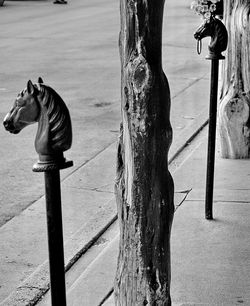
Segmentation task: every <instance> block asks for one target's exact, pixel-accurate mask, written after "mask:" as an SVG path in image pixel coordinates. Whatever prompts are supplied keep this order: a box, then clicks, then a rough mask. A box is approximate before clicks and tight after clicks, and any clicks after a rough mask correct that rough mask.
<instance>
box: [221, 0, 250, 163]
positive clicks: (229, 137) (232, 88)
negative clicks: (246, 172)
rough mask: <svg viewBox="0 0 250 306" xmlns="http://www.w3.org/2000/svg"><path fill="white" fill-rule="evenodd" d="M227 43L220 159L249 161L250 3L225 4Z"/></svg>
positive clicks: (222, 96) (234, 2) (224, 64)
mask: <svg viewBox="0 0 250 306" xmlns="http://www.w3.org/2000/svg"><path fill="white" fill-rule="evenodd" d="M224 9H225V12H224V16H225V24H226V27H227V29H228V32H229V33H228V34H229V42H228V49H227V52H226V60H225V62H224V63H223V64H222V74H221V79H222V80H221V96H220V106H219V133H220V142H221V155H222V157H223V158H249V157H250V119H249V105H250V92H249V90H250V31H249V27H250V21H249V12H250V2H249V1H248V0H231V1H224Z"/></svg>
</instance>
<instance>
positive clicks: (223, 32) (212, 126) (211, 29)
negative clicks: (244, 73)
mask: <svg viewBox="0 0 250 306" xmlns="http://www.w3.org/2000/svg"><path fill="white" fill-rule="evenodd" d="M207 36H211V42H210V44H209V45H208V50H209V54H208V55H207V56H206V59H209V60H211V82H210V84H211V85H210V108H209V129H208V149H207V179H206V198H205V218H206V219H207V220H212V219H213V190H214V161H215V145H216V117H217V95H218V74H219V60H223V59H225V57H224V56H223V55H222V54H221V52H222V51H225V50H226V48H227V42H228V34H227V29H226V28H225V26H224V24H223V23H222V22H221V21H220V20H219V19H218V18H215V17H214V16H211V17H210V19H208V20H206V21H205V22H204V23H203V24H202V25H201V26H200V27H199V28H198V29H197V31H196V32H195V34H194V38H195V39H197V51H198V54H200V52H201V40H202V39H203V38H204V37H207Z"/></svg>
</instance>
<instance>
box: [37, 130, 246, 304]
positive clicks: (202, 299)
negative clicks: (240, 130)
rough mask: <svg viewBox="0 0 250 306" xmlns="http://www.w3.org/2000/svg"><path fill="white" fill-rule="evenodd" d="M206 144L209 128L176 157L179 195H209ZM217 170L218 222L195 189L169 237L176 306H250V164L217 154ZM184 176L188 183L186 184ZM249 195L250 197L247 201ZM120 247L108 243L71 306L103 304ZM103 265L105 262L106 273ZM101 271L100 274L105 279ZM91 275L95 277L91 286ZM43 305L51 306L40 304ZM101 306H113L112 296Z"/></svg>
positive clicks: (73, 292) (76, 289) (71, 294)
mask: <svg viewBox="0 0 250 306" xmlns="http://www.w3.org/2000/svg"><path fill="white" fill-rule="evenodd" d="M206 143H207V129H204V130H203V131H202V132H201V134H199V135H198V137H197V139H195V140H194V142H193V143H192V144H191V145H190V146H191V148H187V149H186V150H184V151H183V152H182V153H181V155H180V156H179V157H177V159H176V162H177V164H178V165H177V166H176V165H172V166H171V167H170V168H171V170H172V172H173V177H174V179H175V182H176V188H179V190H182V189H183V188H186V187H187V186H188V187H193V186H197V187H198V188H199V189H200V190H205V180H204V166H205V159H204V155H205V154H206ZM174 167H175V169H174ZM229 169H230V170H229ZM215 171H216V172H215V173H216V175H215V201H214V220H211V221H208V220H205V218H204V197H203V195H201V194H200V198H199V199H197V195H196V191H195V189H196V188H194V189H193V190H192V191H191V192H190V193H189V195H188V197H187V199H186V200H185V201H184V202H183V203H182V205H180V206H179V207H178V209H177V210H176V212H175V216H174V223H173V227H172V236H171V249H172V250H171V258H172V260H171V265H172V282H171V297H172V304H173V306H184V305H185V306H191V305H193V306H194V305H208V306H219V305H227V306H231V305H240V304H243V305H250V290H249V288H250V277H249V275H250V256H249V254H250V236H249V231H250V224H249V213H250V201H249V197H248V195H249V190H250V188H249V185H248V186H247V182H246V183H244V182H245V181H246V178H247V177H248V178H249V176H250V161H249V160H244V161H243V160H237V161H235V160H223V159H221V158H220V157H219V156H218V154H217V156H216V168H215ZM229 171H230V175H228V173H229ZM180 177H182V178H184V180H186V181H185V182H184V184H183V180H182V179H180ZM190 178H193V179H194V181H192V179H190ZM194 182H195V184H196V185H193V183H194ZM234 183H235V185H232V184H234ZM240 186H241V188H239V187H240ZM245 192H246V194H247V195H246V198H245V200H243V197H242V194H245ZM228 193H229V194H230V195H231V196H232V198H231V199H230V198H229V197H228V196H229V195H228ZM117 245H118V240H117V241H116V243H115V240H114V241H113V242H112V243H110V244H109V245H108V246H107V248H106V250H105V251H104V252H102V253H101V254H100V255H99V257H98V260H97V262H93V264H92V265H91V266H89V269H90V270H88V271H87V272H86V271H85V272H83V274H82V275H81V276H80V277H79V279H78V281H77V282H76V283H75V286H73V287H72V289H71V290H70V291H69V294H68V305H69V306H71V305H82V306H90V305H101V304H99V303H97V302H98V301H99V300H100V299H98V300H96V299H95V292H98V289H96V288H97V287H98V286H99V284H105V288H103V287H102V286H103V285H102V286H101V287H102V289H103V294H102V296H103V297H105V296H106V295H107V294H108V293H109V292H110V291H109V288H110V287H111V286H112V283H113V280H114V274H115V269H116V264H115V262H116V259H117ZM101 257H102V258H101ZM111 258H113V261H110V259H111ZM99 262H102V263H103V266H104V267H105V269H104V270H103V269H101V268H100V266H99ZM111 270H112V271H113V273H111ZM97 271H102V275H101V278H100V274H98V272H97ZM87 275H91V277H89V279H90V280H91V281H90V283H88V280H87V279H86V277H87ZM93 278H94V279H95V280H96V282H95V281H94V280H93ZM88 284H89V285H90V287H88V290H86V292H88V294H89V293H91V296H89V295H88V294H87V295H84V292H83V291H81V289H84V288H86V286H87V285H88ZM92 284H93V285H92ZM98 294H99V295H100V292H98ZM44 305H49V304H48V303H47V304H43V303H41V306H44ZM102 305H105V306H111V305H112V306H114V297H113V295H112V296H111V297H110V298H108V300H106V301H105V302H104V303H102ZM39 306H40V304H39Z"/></svg>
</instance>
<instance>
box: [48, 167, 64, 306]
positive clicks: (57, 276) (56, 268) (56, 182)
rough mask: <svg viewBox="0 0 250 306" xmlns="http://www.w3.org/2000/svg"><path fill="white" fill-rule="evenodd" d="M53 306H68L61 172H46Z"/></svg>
mask: <svg viewBox="0 0 250 306" xmlns="http://www.w3.org/2000/svg"><path fill="white" fill-rule="evenodd" d="M44 178H45V196H46V210H47V230H48V247H49V266H50V287H51V305H52V306H66V290H65V272H64V251H63V227H62V209H61V188H60V173H59V170H52V171H45V172H44Z"/></svg>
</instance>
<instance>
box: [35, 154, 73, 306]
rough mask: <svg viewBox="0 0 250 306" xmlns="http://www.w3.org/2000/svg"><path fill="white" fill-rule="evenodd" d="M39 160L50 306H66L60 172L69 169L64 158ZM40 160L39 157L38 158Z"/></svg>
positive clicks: (69, 163) (68, 162) (68, 164)
mask: <svg viewBox="0 0 250 306" xmlns="http://www.w3.org/2000/svg"><path fill="white" fill-rule="evenodd" d="M62 156H63V155H61V158H58V159H57V158H52V159H51V160H49V161H48V162H47V161H46V160H45V161H44V160H42V161H41V160H39V161H38V162H37V163H36V164H35V165H34V166H33V171H34V172H44V180H45V199H46V214H47V233H48V250H49V269H50V292H51V305H52V306H66V304H67V303H66V288H65V268H64V250H63V224H62V207H61V186H60V170H61V169H65V168H68V167H71V166H72V165H73V162H72V161H66V160H65V158H64V157H62ZM39 157H40V159H41V156H39Z"/></svg>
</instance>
